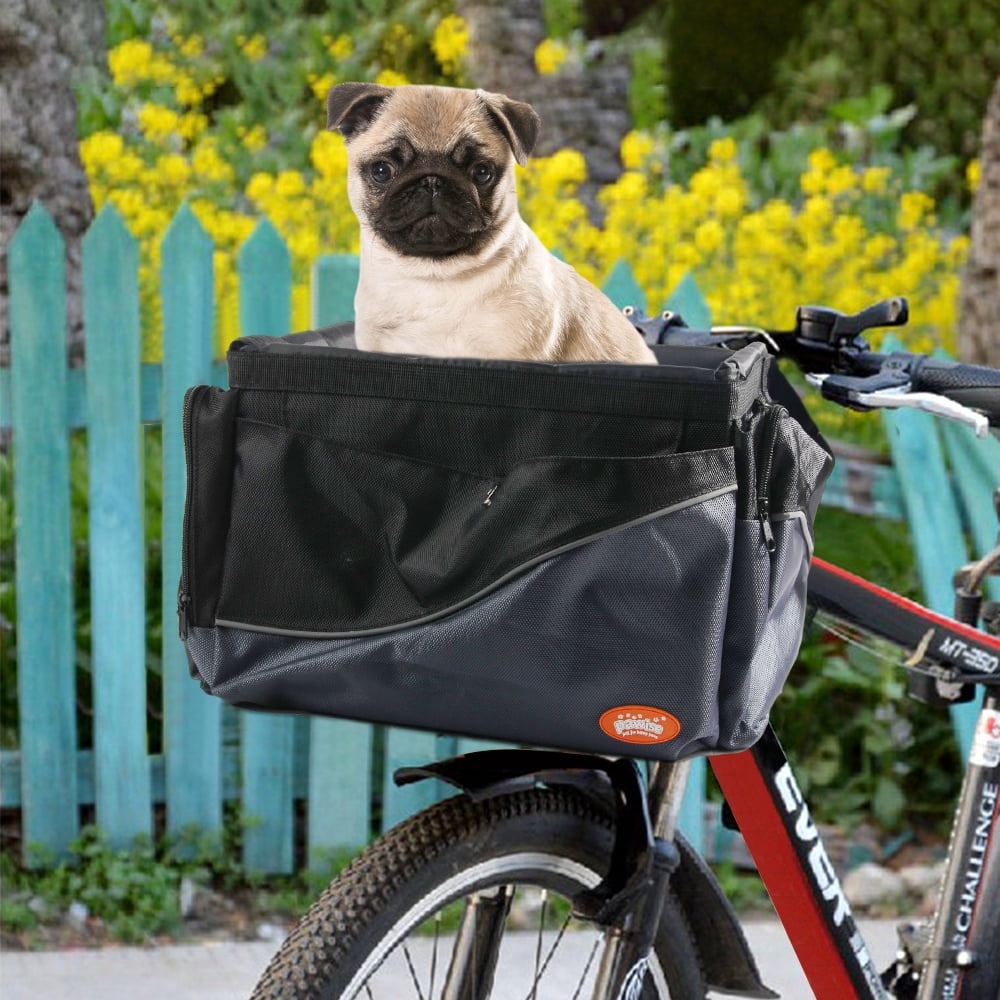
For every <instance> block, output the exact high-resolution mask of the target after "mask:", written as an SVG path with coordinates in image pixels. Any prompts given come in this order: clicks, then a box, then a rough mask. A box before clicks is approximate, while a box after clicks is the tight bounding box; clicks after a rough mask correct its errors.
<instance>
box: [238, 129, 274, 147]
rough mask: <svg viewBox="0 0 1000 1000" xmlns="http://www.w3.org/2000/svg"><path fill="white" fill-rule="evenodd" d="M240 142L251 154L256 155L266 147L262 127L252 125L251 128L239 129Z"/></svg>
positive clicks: (265, 132) (265, 136)
mask: <svg viewBox="0 0 1000 1000" xmlns="http://www.w3.org/2000/svg"><path fill="white" fill-rule="evenodd" d="M239 136H240V141H241V142H242V143H243V146H244V147H245V148H246V149H248V150H250V152H251V153H258V152H260V150H262V149H263V148H264V147H265V146H266V145H267V131H266V130H265V129H264V126H263V125H254V127H253V128H250V129H247V128H241V129H240V130H239Z"/></svg>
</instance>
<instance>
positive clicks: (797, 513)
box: [769, 510, 813, 556]
mask: <svg viewBox="0 0 1000 1000" xmlns="http://www.w3.org/2000/svg"><path fill="white" fill-rule="evenodd" d="M769 520H771V521H801V522H802V532H803V534H804V535H805V536H806V544H807V545H808V546H809V555H810V556H812V554H813V536H812V530H811V529H810V527H809V519H808V518H807V517H806V515H805V511H802V510H791V511H788V512H787V513H785V514H772V515H771V516H770V518H769Z"/></svg>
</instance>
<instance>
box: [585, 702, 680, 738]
mask: <svg viewBox="0 0 1000 1000" xmlns="http://www.w3.org/2000/svg"><path fill="white" fill-rule="evenodd" d="M599 721H600V725H601V729H602V730H603V731H604V732H605V733H606V734H607V735H608V736H610V737H611V738H612V739H613V740H620V741H621V742H622V743H640V744H649V743H666V742H667V740H672V739H673V738H674V737H675V736H676V735H677V734H678V733H679V732H680V731H681V724H680V722H679V721H678V720H677V718H676V717H675V716H673V715H671V714H670V713H669V712H665V711H664V710H663V709H662V708H650V707H649V705H619V706H618V707H617V708H609V709H608V710H607V711H606V712H605V713H604V714H603V715H602V716H601V718H600V720H599Z"/></svg>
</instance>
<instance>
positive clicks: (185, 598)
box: [177, 385, 210, 641]
mask: <svg viewBox="0 0 1000 1000" xmlns="http://www.w3.org/2000/svg"><path fill="white" fill-rule="evenodd" d="M209 388H210V386H206V385H194V386H192V387H191V388H190V389H188V390H187V392H185V393H184V407H183V410H182V416H181V428H182V436H183V438H184V469H185V493H184V521H183V526H182V528H181V580H180V584H179V586H178V589H177V631H178V634H179V635H180V637H181V640H182V641H186V640H187V637H188V632H189V629H190V622H191V605H192V604H193V603H194V597H193V596H192V590H193V586H192V580H191V565H192V560H193V558H194V553H193V552H192V551H191V508H192V506H193V504H192V502H191V494H192V493H193V492H194V489H193V486H194V484H193V481H192V480H193V477H192V472H193V471H194V448H193V440H192V439H193V433H192V418H191V411H192V409H193V408H194V401H195V394H196V393H198V392H199V391H200V390H202V389H209Z"/></svg>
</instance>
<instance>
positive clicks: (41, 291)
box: [7, 204, 79, 862]
mask: <svg viewBox="0 0 1000 1000" xmlns="http://www.w3.org/2000/svg"><path fill="white" fill-rule="evenodd" d="M63 255H64V249H63V240H62V237H61V236H60V234H59V231H58V230H57V229H56V227H55V224H54V223H53V222H52V218H51V217H50V216H49V214H48V212H46V211H45V209H44V208H43V207H42V206H41V205H40V204H35V205H34V206H33V207H32V208H31V210H30V211H29V212H28V214H27V216H26V217H25V220H24V222H23V223H22V224H21V226H20V228H19V229H18V231H17V233H16V234H15V235H14V238H13V239H12V240H11V242H10V251H9V258H8V265H7V267H8V275H9V281H10V326H11V362H12V365H11V367H12V372H11V374H12V386H11V390H12V391H11V418H12V424H13V427H14V454H15V459H17V460H18V461H17V467H16V474H15V476H14V510H15V517H16V520H15V526H16V527H15V535H16V541H15V545H16V559H17V578H16V580H17V645H18V706H19V711H20V740H21V802H22V822H23V833H24V837H23V843H24V844H25V850H26V851H31V849H32V848H33V847H34V846H36V845H37V846H38V847H41V848H43V849H44V850H45V851H50V852H53V853H55V854H61V853H63V852H64V851H65V850H66V848H67V847H68V846H69V844H70V843H71V842H72V841H73V839H74V838H75V836H76V834H77V831H78V824H79V820H78V817H79V812H78V808H77V763H76V757H77V745H76V742H77V732H76V677H75V659H76V656H75V642H74V633H73V583H72V580H73V565H72V547H71V546H72V543H71V527H70V490H69V441H68V439H67V435H66V265H65V261H64V256H63ZM25 860H26V861H28V862H31V861H32V860H33V859H32V858H31V857H30V856H28V855H27V854H26V856H25Z"/></svg>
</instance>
